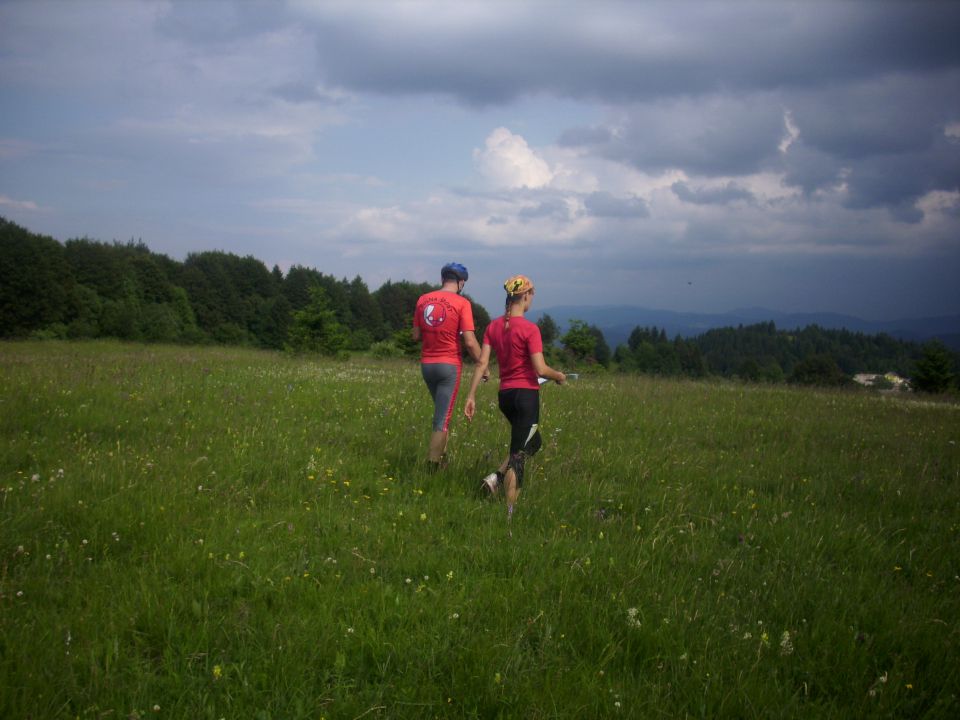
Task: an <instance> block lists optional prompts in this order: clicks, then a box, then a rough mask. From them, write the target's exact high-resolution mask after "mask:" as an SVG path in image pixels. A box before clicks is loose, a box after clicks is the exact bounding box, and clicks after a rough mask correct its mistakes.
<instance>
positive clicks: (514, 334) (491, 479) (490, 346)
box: [463, 275, 567, 518]
mask: <svg viewBox="0 0 960 720" xmlns="http://www.w3.org/2000/svg"><path fill="white" fill-rule="evenodd" d="M503 287H504V289H505V290H506V291H507V302H506V312H505V313H504V314H503V316H501V317H498V318H497V319H496V320H493V321H492V322H491V323H490V324H489V325H488V326H487V329H486V331H485V332H484V335H483V349H482V350H481V352H480V362H479V363H477V369H476V370H475V371H474V373H473V382H472V383H471V384H470V392H469V394H468V395H467V402H466V405H465V407H464V410H463V411H464V414H465V415H466V416H467V418H468V419H470V420H473V416H474V414H475V413H476V410H477V401H476V395H477V386H478V385H479V384H480V381H481V380H482V379H483V376H484V375H485V374H486V373H487V368H488V366H489V364H490V353H491V352H494V353H496V355H497V362H498V363H499V364H500V393H499V395H498V397H497V400H498V403H499V406H500V412H502V413H503V415H504V417H506V418H507V420H508V421H509V422H510V454H509V455H508V456H507V458H506V460H504V461H503V463H502V464H501V465H500V468H499V469H498V470H497V471H496V472H495V473H490V475H488V476H487V477H485V478H484V479H483V482H484V485H485V486H486V488H487V489H488V490H489V491H490V492H491V493H495V492H497V491H498V490H499V488H500V485H503V486H504V487H505V488H506V494H507V517H508V518H510V517H513V506H514V505H515V504H516V502H517V498H518V497H519V496H520V487H521V486H522V485H523V467H524V463H525V461H526V459H527V458H528V457H530V456H531V455H534V454H536V452H537V451H538V450H539V449H540V447H541V446H542V444H543V441H542V439H541V437H540V430H539V425H540V382H539V379H540V378H546V379H548V380H554V381H555V382H557V383H559V384H563V383H564V382H566V379H567V376H566V375H564V374H563V373H562V372H560V371H558V370H554V369H553V368H551V367H550V366H549V365H547V363H546V361H545V360H544V359H543V340H542V338H541V337H540V328H539V327H537V325H536V323H532V322H530V321H529V320H527V319H526V318H525V317H524V313H526V312H527V310H529V309H530V304H531V303H532V302H533V294H534V289H533V282H532V281H531V280H530V278H528V277H526V276H525V275H514V276H513V277H512V278H510V279H508V280H507V281H506V282H505V283H504V284H503Z"/></svg>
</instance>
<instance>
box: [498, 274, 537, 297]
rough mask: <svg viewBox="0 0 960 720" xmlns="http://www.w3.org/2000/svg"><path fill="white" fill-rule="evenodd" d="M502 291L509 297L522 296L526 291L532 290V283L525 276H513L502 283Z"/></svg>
mask: <svg viewBox="0 0 960 720" xmlns="http://www.w3.org/2000/svg"><path fill="white" fill-rule="evenodd" d="M503 289H504V290H506V291H507V295H509V296H510V297H516V296H517V295H523V293H525V292H527V291H528V290H533V282H532V281H531V280H530V278H528V277H527V276H526V275H514V276H513V277H512V278H510V279H509V280H507V281H506V282H505V283H503Z"/></svg>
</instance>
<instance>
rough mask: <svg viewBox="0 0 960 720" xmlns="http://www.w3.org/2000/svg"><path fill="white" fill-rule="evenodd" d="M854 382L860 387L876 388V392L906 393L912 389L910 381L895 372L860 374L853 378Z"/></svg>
mask: <svg viewBox="0 0 960 720" xmlns="http://www.w3.org/2000/svg"><path fill="white" fill-rule="evenodd" d="M853 381H854V382H855V383H857V384H858V385H863V386H864V387H868V388H874V389H876V390H888V391H891V390H892V391H894V392H906V391H908V390H909V389H910V381H909V380H907V379H906V378H902V377H900V376H899V375H897V374H896V373H893V372H888V373H883V374H879V373H858V374H856V375H854V376H853Z"/></svg>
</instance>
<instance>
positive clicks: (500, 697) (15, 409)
mask: <svg viewBox="0 0 960 720" xmlns="http://www.w3.org/2000/svg"><path fill="white" fill-rule="evenodd" d="M0 383H2V387H3V392H2V396H0V435H2V443H0V486H2V490H0V680H2V685H3V686H4V688H5V690H4V691H3V692H2V693H0V716H4V717H35V718H53V717H77V716H79V717H100V716H102V715H103V714H104V713H113V716H114V717H120V716H130V715H140V716H144V717H146V716H151V717H195V718H206V717H209V718H220V717H245V718H246V717H250V718H253V717H263V718H268V717H269V718H291V717H305V718H306V717H310V718H317V717H329V718H334V717H336V718H339V717H346V718H354V717H358V716H360V715H361V714H364V713H365V717H434V716H440V717H483V718H486V717H495V716H498V715H499V716H502V717H526V718H535V717H600V716H611V717H614V716H618V715H619V716H624V717H661V716H662V717H682V716H685V715H689V716H697V717H701V716H710V717H811V716H818V717H837V718H840V717H851V716H864V715H866V716H874V715H877V716H882V715H896V716H924V715H925V716H928V717H950V716H956V715H957V714H958V712H960V701H958V698H957V688H958V687H960V671H958V669H957V668H958V666H960V652H958V647H960V636H958V619H960V580H958V574H960V567H958V565H960V483H958V481H960V447H958V445H957V443H958V442H960V410H958V408H957V407H956V406H949V405H932V404H923V403H919V402H914V401H903V400H886V399H883V398H880V397H877V396H874V395H868V394H850V393H832V392H813V391H801V390H795V389H789V388H781V387H744V386H739V385H732V384H714V383H693V382H680V381H661V380H654V379H647V378H621V377H596V378H584V379H583V380H581V381H580V382H578V383H572V384H569V385H568V386H567V387H557V386H554V385H549V386H546V387H545V389H544V391H543V396H542V400H543V428H544V432H545V435H546V438H547V444H546V448H545V451H544V453H543V454H542V455H541V456H539V457H538V459H537V462H536V463H535V464H534V466H533V468H532V471H531V472H530V474H529V476H528V482H527V485H526V487H525V490H524V494H523V496H522V498H521V501H520V507H519V509H518V513H517V516H516V518H515V520H514V522H513V523H512V536H510V535H508V528H507V523H506V519H505V511H504V508H503V506H502V505H499V504H497V503H490V502H484V501H483V500H482V499H480V498H479V497H478V495H477V493H476V492H475V490H476V486H477V481H478V479H479V478H480V477H481V476H482V475H483V474H485V473H486V472H488V471H489V470H490V469H491V468H492V466H493V465H495V464H496V463H497V462H498V461H499V459H500V455H501V453H502V452H503V449H504V447H505V443H506V440H507V434H506V424H505V422H504V421H503V420H502V419H501V418H500V417H499V414H498V412H497V411H496V409H495V390H494V388H493V387H492V386H491V387H487V388H484V390H483V391H482V397H481V417H480V418H478V419H477V420H476V421H475V422H474V423H473V424H472V425H470V424H467V423H466V422H465V421H464V420H463V419H462V418H458V419H457V420H456V423H455V427H454V433H453V436H452V439H451V450H452V451H453V462H452V463H451V466H450V468H449V469H448V470H447V471H446V472H445V473H444V474H442V475H430V474H428V473H427V472H426V471H425V470H424V469H423V467H422V466H421V464H420V462H419V460H420V458H421V456H422V455H423V454H424V452H425V442H426V438H427V434H428V430H429V427H428V423H429V415H430V407H429V398H428V396H427V393H426V391H425V389H424V388H423V386H422V381H421V380H420V378H419V374H418V370H417V368H416V366H415V365H409V364H379V363H374V362H372V361H371V362H361V363H357V364H337V363H327V362H314V361H309V360H301V359H291V358H287V357H283V356H279V355H275V354H266V353H258V352H253V351H238V350H226V349H183V348H165V347H139V346H122V345H115V344H108V343H90V344H35V343H24V344H5V345H2V346H0ZM488 403H489V404H488Z"/></svg>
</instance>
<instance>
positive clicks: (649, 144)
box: [560, 96, 786, 176]
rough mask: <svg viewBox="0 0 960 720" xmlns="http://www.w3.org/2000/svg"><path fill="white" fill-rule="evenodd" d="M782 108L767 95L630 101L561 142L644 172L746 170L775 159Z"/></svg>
mask: <svg viewBox="0 0 960 720" xmlns="http://www.w3.org/2000/svg"><path fill="white" fill-rule="evenodd" d="M783 114H784V110H783V106H782V105H781V104H780V103H779V101H778V100H777V99H776V98H770V97H751V98H738V97H720V96H711V97H708V98H702V99H683V100H679V101H671V102H664V103H649V104H644V105H638V106H633V107H630V108H629V109H628V110H627V111H626V112H625V117H624V118H622V119H621V120H617V121H615V122H617V125H616V126H615V127H614V128H610V129H608V131H607V132H606V133H603V132H600V131H599V130H597V129H596V128H589V129H587V130H578V129H574V130H573V131H571V132H568V133H565V134H564V135H563V136H561V138H560V143H561V145H565V146H568V147H576V146H578V145H579V146H580V147H584V148H586V149H588V150H590V151H591V152H593V153H595V154H597V155H600V156H602V157H605V158H607V159H609V160H614V161H619V162H624V163H627V164H629V165H632V166H633V167H635V168H637V169H638V170H642V171H644V172H648V173H652V172H662V171H664V170H669V169H674V168H676V169H681V170H683V171H685V172H687V173H690V174H695V175H707V176H724V175H748V174H750V173H754V172H758V171H759V170H761V169H763V168H764V167H765V166H767V165H769V164H770V163H771V162H772V161H775V160H776V158H777V156H778V152H779V151H778V146H779V144H780V142H781V140H782V139H783V137H784V134H785V132H786V128H785V126H784V119H783ZM585 141H586V142H585Z"/></svg>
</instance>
